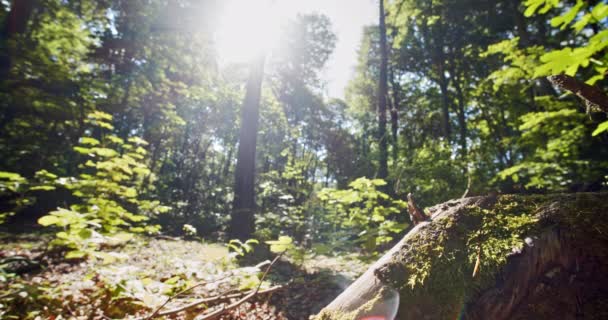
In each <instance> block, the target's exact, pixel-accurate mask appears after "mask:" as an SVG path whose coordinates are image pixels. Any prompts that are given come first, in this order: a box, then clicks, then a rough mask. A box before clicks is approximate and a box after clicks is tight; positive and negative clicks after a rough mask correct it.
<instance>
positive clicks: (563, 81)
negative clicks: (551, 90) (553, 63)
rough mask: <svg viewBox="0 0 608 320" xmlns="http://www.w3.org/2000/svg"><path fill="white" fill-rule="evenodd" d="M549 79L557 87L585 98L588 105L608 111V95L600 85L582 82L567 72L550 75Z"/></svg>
mask: <svg viewBox="0 0 608 320" xmlns="http://www.w3.org/2000/svg"><path fill="white" fill-rule="evenodd" d="M547 79H548V80H549V81H550V82H551V83H552V84H553V85H555V86H556V87H558V88H560V89H562V90H567V91H570V92H572V93H574V94H575V95H577V96H578V97H579V98H581V99H583V100H584V101H585V103H586V104H587V106H588V107H589V106H591V107H593V106H595V107H598V108H599V109H601V110H602V111H604V112H607V113H608V96H607V95H606V94H605V93H604V92H603V91H602V90H600V89H599V88H598V87H595V86H591V85H588V84H586V83H584V82H580V81H578V80H576V79H575V78H573V77H571V76H568V75H565V74H560V75H557V76H549V77H547Z"/></svg>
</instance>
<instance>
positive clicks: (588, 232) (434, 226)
mask: <svg viewBox="0 0 608 320" xmlns="http://www.w3.org/2000/svg"><path fill="white" fill-rule="evenodd" d="M607 200H608V194H607V193H578V194H556V195H543V196H539V195H535V196H520V195H518V196H513V195H506V196H498V197H496V196H489V197H474V198H465V199H460V200H454V201H448V202H446V203H443V204H440V205H437V206H434V207H432V208H430V209H429V211H430V212H431V214H432V218H431V220H430V221H425V222H423V223H420V224H419V225H417V226H416V227H415V228H414V229H412V230H411V231H410V232H409V233H408V234H407V235H405V237H404V238H403V239H402V240H401V241H400V242H399V243H397V244H396V245H395V246H394V247H393V248H392V249H391V250H389V251H388V252H387V253H386V254H385V255H384V256H383V257H382V258H381V259H380V260H378V261H377V262H376V263H375V264H373V265H372V266H371V267H370V268H369V269H368V270H367V272H365V273H364V274H363V275H362V276H361V277H360V278H359V279H357V280H356V281H355V282H354V283H353V284H352V285H351V286H350V287H348V288H347V289H346V290H345V291H344V292H343V293H342V294H340V295H339V296H338V297H337V298H336V299H335V300H334V301H333V302H331V303H330V304H329V305H328V306H327V307H325V308H324V309H323V310H322V311H321V312H320V313H319V314H318V315H317V316H316V319H322V320H329V319H340V320H345V319H365V318H368V319H372V318H374V319H376V318H375V317H381V318H383V319H392V318H393V317H394V316H393V314H391V312H395V311H396V312H397V314H396V319H605V318H607V317H606V316H607V315H608V289H606V288H608V272H607V271H608V201H607ZM474 269H479V270H478V271H477V273H476V274H474ZM395 294H396V295H397V297H398V299H397V301H398V302H397V303H394V309H396V310H392V311H391V310H387V305H390V303H388V304H387V300H390V299H392V301H394V300H395V299H394V297H392V296H394V295H395Z"/></svg>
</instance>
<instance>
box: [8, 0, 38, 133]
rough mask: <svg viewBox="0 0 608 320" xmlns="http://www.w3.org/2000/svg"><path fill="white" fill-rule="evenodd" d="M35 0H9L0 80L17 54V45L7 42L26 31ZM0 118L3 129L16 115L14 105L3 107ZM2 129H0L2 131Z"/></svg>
mask: <svg viewBox="0 0 608 320" xmlns="http://www.w3.org/2000/svg"><path fill="white" fill-rule="evenodd" d="M37 2H38V1H37V0H13V1H11V5H10V8H11V11H10V12H9V13H8V16H7V17H6V20H5V22H4V26H2V30H1V31H0V32H2V34H1V35H0V36H1V37H2V41H3V42H4V43H5V45H7V48H5V50H6V51H5V52H2V53H0V81H2V82H4V81H5V80H9V79H10V78H11V77H10V71H11V68H12V66H13V59H14V58H15V56H16V55H17V54H18V53H17V52H18V50H17V47H16V46H15V45H14V44H11V43H10V42H8V40H10V39H11V38H14V37H15V36H18V35H20V34H23V33H24V32H25V31H26V28H27V25H28V22H29V21H30V19H31V16H32V13H33V12H34V8H35V7H36V5H37ZM3 113H4V114H3V115H2V118H1V119H0V129H4V128H5V126H7V125H8V124H9V123H10V122H12V121H13V119H14V118H15V117H16V114H17V110H16V109H15V108H14V107H9V108H8V109H5V110H4V112H3ZM3 131H4V130H0V132H3Z"/></svg>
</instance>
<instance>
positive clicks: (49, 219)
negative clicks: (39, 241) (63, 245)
mask: <svg viewBox="0 0 608 320" xmlns="http://www.w3.org/2000/svg"><path fill="white" fill-rule="evenodd" d="M38 223H39V224H41V225H43V226H45V227H48V226H50V225H53V224H57V223H59V218H57V217H56V216H52V215H48V216H44V217H42V218H40V219H38Z"/></svg>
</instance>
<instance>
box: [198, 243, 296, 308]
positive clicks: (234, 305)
mask: <svg viewBox="0 0 608 320" xmlns="http://www.w3.org/2000/svg"><path fill="white" fill-rule="evenodd" d="M284 253H285V251H283V252H281V254H279V255H278V256H276V257H275V258H274V260H272V262H271V263H270V265H269V266H268V268H266V271H264V274H262V277H261V278H260V283H259V284H258V287H257V288H256V289H255V291H253V292H251V293H250V294H248V295H246V296H245V297H243V298H242V299H241V300H239V301H237V302H235V303H233V304H231V305H229V306H227V307H222V308H221V309H218V310H216V311H214V312H211V313H209V314H206V315H204V316H203V317H201V318H199V320H214V319H217V318H218V317H219V316H220V315H222V314H224V313H225V312H226V311H230V310H232V309H234V308H236V307H238V306H240V305H241V304H242V303H244V302H245V301H247V300H249V299H251V298H252V297H253V296H255V295H256V294H257V293H258V292H259V291H260V287H261V286H262V282H263V281H264V278H266V275H267V274H268V271H270V268H272V266H273V265H274V263H275V262H277V260H279V258H281V257H282V256H283V254H284Z"/></svg>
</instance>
